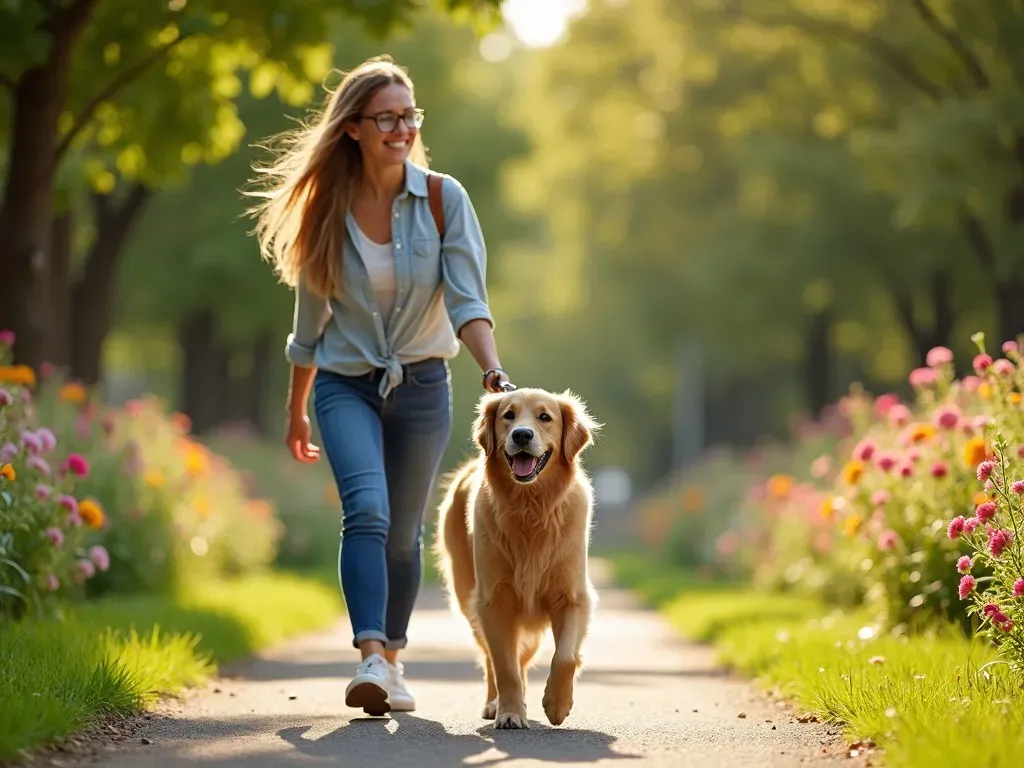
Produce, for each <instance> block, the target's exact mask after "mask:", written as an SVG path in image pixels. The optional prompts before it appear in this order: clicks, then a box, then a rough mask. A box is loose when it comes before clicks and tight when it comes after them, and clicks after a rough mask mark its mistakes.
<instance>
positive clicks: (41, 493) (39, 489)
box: [36, 483, 53, 501]
mask: <svg viewBox="0 0 1024 768" xmlns="http://www.w3.org/2000/svg"><path fill="white" fill-rule="evenodd" d="M52 493H53V491H52V490H51V489H50V486H48V485H43V484H42V483H39V485H37V486H36V498H37V499H39V500H40V501H46V500H47V499H48V498H50V494H52Z"/></svg>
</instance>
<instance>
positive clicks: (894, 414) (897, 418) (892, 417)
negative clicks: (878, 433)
mask: <svg viewBox="0 0 1024 768" xmlns="http://www.w3.org/2000/svg"><path fill="white" fill-rule="evenodd" d="M888 415H889V423H890V424H892V425H893V426H894V427H905V426H907V424H909V423H910V419H911V417H912V416H913V414H911V412H910V409H909V408H907V406H905V405H903V403H898V404H896V405H894V406H893V407H892V408H890V409H889V414H888Z"/></svg>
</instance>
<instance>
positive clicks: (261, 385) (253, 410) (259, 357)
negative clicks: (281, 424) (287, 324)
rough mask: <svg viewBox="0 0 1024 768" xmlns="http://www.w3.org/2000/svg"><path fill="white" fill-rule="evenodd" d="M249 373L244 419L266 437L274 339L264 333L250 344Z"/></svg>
mask: <svg viewBox="0 0 1024 768" xmlns="http://www.w3.org/2000/svg"><path fill="white" fill-rule="evenodd" d="M249 346H250V366H249V373H248V375H247V376H246V377H245V380H244V384H243V387H244V389H243V391H242V392H240V393H239V394H240V395H241V398H240V399H241V402H242V403H243V404H244V409H243V411H242V418H244V419H245V420H246V421H247V422H249V424H251V425H252V427H253V428H254V429H255V430H256V431H257V432H258V433H259V434H261V435H266V434H267V430H268V425H267V397H268V395H269V391H270V381H271V377H272V374H271V368H272V365H273V359H274V349H275V348H274V338H273V336H272V335H271V334H270V333H266V332H265V333H262V334H260V335H259V336H257V337H256V338H255V339H253V340H252V342H251V343H250V345H249Z"/></svg>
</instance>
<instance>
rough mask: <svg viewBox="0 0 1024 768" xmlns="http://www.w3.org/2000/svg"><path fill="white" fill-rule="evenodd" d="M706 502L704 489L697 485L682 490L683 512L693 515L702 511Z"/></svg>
mask: <svg viewBox="0 0 1024 768" xmlns="http://www.w3.org/2000/svg"><path fill="white" fill-rule="evenodd" d="M706 501H707V494H706V493H705V492H704V489H703V488H701V487H700V486H697V485H690V486H687V487H686V488H684V489H683V496H682V502H683V511H684V512H688V513H690V514H693V513H694V512H700V511H701V510H702V509H704V504H705V502H706Z"/></svg>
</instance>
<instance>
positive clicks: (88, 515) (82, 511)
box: [78, 499, 103, 528]
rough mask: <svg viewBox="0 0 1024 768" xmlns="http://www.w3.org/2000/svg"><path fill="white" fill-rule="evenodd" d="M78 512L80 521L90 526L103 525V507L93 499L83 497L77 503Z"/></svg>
mask: <svg viewBox="0 0 1024 768" xmlns="http://www.w3.org/2000/svg"><path fill="white" fill-rule="evenodd" d="M78 514H79V515H81V517H82V522H83V523H85V524H86V525H87V526H89V527H90V528H99V527H100V526H102V525H103V508H102V507H101V506H100V505H99V504H98V503H97V502H96V501H95V500H94V499H85V500H83V501H82V502H81V503H80V504H79V505H78Z"/></svg>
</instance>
